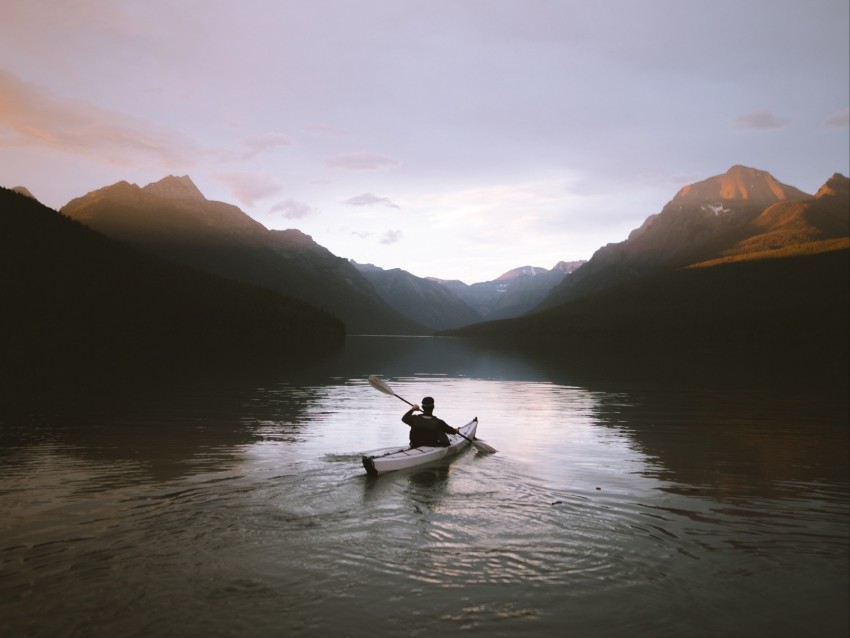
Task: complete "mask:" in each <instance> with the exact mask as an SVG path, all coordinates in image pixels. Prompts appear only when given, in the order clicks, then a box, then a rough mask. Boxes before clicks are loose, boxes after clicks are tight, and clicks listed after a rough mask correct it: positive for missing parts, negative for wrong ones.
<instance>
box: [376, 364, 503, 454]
mask: <svg viewBox="0 0 850 638" xmlns="http://www.w3.org/2000/svg"><path fill="white" fill-rule="evenodd" d="M369 385H371V386H372V387H373V388H375V389H376V390H378V392H383V393H384V394H389V395H390V396H394V397H395V398H396V399H399V400H401V401H404V402H405V403H406V404H407V405H409V406H412V405H413V404H412V403H411V402H410V401H408V400H407V399H405V398H403V397H400V396H398V395H397V394H396V393H395V392H393V389H392V388H391V387H390V386H389V385H387V382H386V381H384V380H383V379H381V378H380V377H376V376H375V375H374V374H373V375H371V376H370V377H369ZM458 434H459V435H460V436H462V437H463V438H465V439H466V440H467V441H469V442H470V443H472V445H473V447H475V449H476V450H480V451H481V452H489V453H493V452H497V451H498V450H496V448H494V447H492V446H490V445H487V444H486V443H485V442H484V441H479V440H478V439H470V438H469V437H468V436H466V435H464V434H461V432H460V430H458Z"/></svg>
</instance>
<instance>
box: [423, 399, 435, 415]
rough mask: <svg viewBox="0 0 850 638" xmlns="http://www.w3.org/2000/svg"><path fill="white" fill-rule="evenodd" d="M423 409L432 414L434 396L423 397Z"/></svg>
mask: <svg viewBox="0 0 850 638" xmlns="http://www.w3.org/2000/svg"><path fill="white" fill-rule="evenodd" d="M421 405H422V411H423V412H424V413H425V414H431V413H432V412H433V411H434V399H433V398H432V397H425V398H424V399H422V403H421Z"/></svg>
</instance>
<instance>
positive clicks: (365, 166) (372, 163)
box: [325, 151, 401, 171]
mask: <svg viewBox="0 0 850 638" xmlns="http://www.w3.org/2000/svg"><path fill="white" fill-rule="evenodd" d="M325 165H326V166H328V167H329V168H347V169H349V170H352V171H379V170H382V169H385V168H395V167H397V166H401V162H400V161H399V160H397V159H395V158H394V157H389V156H387V155H378V154H377V153H367V152H365V151H360V152H357V153H342V154H340V155H334V156H333V157H329V158H328V159H326V160H325Z"/></svg>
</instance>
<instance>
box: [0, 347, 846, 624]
mask: <svg viewBox="0 0 850 638" xmlns="http://www.w3.org/2000/svg"><path fill="white" fill-rule="evenodd" d="M600 368H602V369H606V370H614V366H613V365H611V366H597V367H595V368H593V369H590V368H587V367H578V368H571V367H570V365H569V362H565V361H562V362H558V361H557V360H556V361H553V360H552V358H545V359H540V358H523V357H522V356H520V355H517V354H516V353H514V354H510V355H507V354H504V353H502V352H500V351H498V350H495V349H490V348H479V347H476V346H475V345H474V344H472V343H470V342H465V341H459V340H443V339H401V338H385V339H377V338H355V339H350V340H349V344H348V345H347V347H346V349H345V351H343V352H340V353H337V354H336V355H334V357H332V358H329V359H326V360H324V361H320V362H317V363H316V364H315V365H312V366H310V367H308V368H306V367H305V368H302V369H300V370H298V371H292V370H287V371H279V372H266V373H263V375H260V376H254V377H244V376H241V375H233V376H230V377H228V376H225V377H223V378H215V377H206V378H194V379H187V380H185V381H184V382H182V383H179V384H178V383H175V382H174V381H173V380H172V381H170V382H169V384H167V385H165V386H158V385H157V384H152V385H146V386H133V387H126V388H124V389H123V390H121V391H115V392H111V393H110V394H109V395H108V396H103V395H95V394H91V395H68V396H61V395H54V396H53V397H52V398H51V400H50V401H47V402H37V403H33V402H31V403H26V402H21V403H19V404H18V405H14V406H10V405H5V406H4V409H3V412H2V416H0V419H2V431H0V439H2V441H0V442H2V447H0V469H2V482H0V511H2V513H3V517H2V519H0V561H2V562H0V632H2V633H3V635H35V636H55V635H95V636H112V635H125V636H132V635H139V636H141V635H145V636H147V635H163V634H167V635H210V636H217V635H240V636H277V635H292V636H319V635H322V636H323V635H346V636H366V635H369V636H374V635H379V636H382V635H383V636H391V635H419V634H426V633H431V632H439V633H440V634H441V635H460V634H468V633H470V632H474V633H479V634H482V635H496V636H499V635H503V636H514V635H532V636H533V635H539V636H549V635H561V634H564V633H567V632H569V633H571V634H572V635H578V636H608V635H610V636H623V635H655V636H658V635H661V636H664V635H668V636H678V635H694V636H714V635H741V636H748V635H765V634H770V635H773V636H801V635H818V636H830V635H836V636H837V635H842V636H843V635H846V633H847V629H848V617H847V607H846V600H847V596H848V594H850V591H848V576H847V573H848V567H850V561H849V560H848V544H850V542H849V541H850V539H848V507H847V504H848V457H850V450H849V449H848V428H847V416H848V414H847V395H846V390H844V391H840V392H835V391H832V390H831V389H827V390H824V389H823V388H820V389H818V387H817V386H816V385H801V384H795V383H793V382H791V381H790V380H786V381H785V382H784V384H783V385H782V386H781V387H779V386H776V385H775V381H774V380H769V381H767V382H766V381H765V380H764V379H759V378H753V379H752V380H751V382H742V379H746V375H743V374H740V375H737V376H736V378H735V379H734V382H733V383H724V380H723V376H722V375H717V374H714V375H712V374H705V375H700V376H699V377H697V376H696V375H694V376H691V377H689V378H687V379H685V378H683V377H682V376H681V375H674V377H676V378H674V379H671V378H670V377H664V378H661V379H656V380H653V378H650V377H649V376H647V375H646V374H644V375H638V376H634V377H630V376H629V374H627V373H625V372H624V371H622V370H620V373H619V374H614V372H611V374H609V375H604V374H603V375H600V374H599V369H600ZM369 374H380V375H381V376H383V377H385V378H387V379H388V380H390V381H391V382H392V386H393V388H394V389H395V391H396V392H397V393H398V394H399V395H401V396H404V397H405V398H407V399H409V400H412V401H418V400H420V399H421V397H422V396H424V395H432V396H435V397H436V399H437V410H436V411H437V414H438V415H439V416H441V417H442V418H444V419H445V420H446V421H448V422H449V423H452V424H455V425H458V424H462V423H465V422H467V421H468V420H469V419H470V418H472V417H473V416H478V417H479V421H480V424H481V425H480V428H479V435H480V436H481V437H482V438H483V439H484V440H487V441H488V442H490V443H491V444H492V445H493V446H494V447H496V448H497V449H498V450H499V453H498V454H495V455H479V454H477V453H476V452H475V451H474V450H470V451H468V452H467V453H465V454H463V455H461V456H460V457H459V458H457V459H456V460H454V461H453V462H451V463H444V464H438V465H435V466H430V467H424V468H418V469H414V470H410V471H406V472H398V473H393V474H389V475H386V476H381V477H377V478H375V477H369V476H366V475H365V473H364V471H363V469H362V466H361V464H360V454H361V453H362V452H364V451H367V450H374V449H377V448H382V447H387V446H397V445H401V444H403V443H404V442H405V440H406V437H407V429H406V426H404V425H403V424H402V423H401V420H400V417H401V414H402V413H403V412H404V411H405V410H406V408H407V406H405V405H404V404H402V403H401V402H400V401H398V400H397V399H394V398H392V397H388V396H386V395H382V394H380V393H377V392H376V391H375V390H373V389H372V388H371V387H370V386H369V385H368V383H367V382H366V377H367V376H368V375H369ZM698 378H701V379H703V381H699V380H698ZM706 379H712V381H711V382H707V381H705V380H706Z"/></svg>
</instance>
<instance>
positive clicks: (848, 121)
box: [823, 108, 850, 128]
mask: <svg viewBox="0 0 850 638" xmlns="http://www.w3.org/2000/svg"><path fill="white" fill-rule="evenodd" d="M823 123H824V125H825V126H827V127H829V128H847V127H848V126H850V108H846V109H844V110H843V111H838V112H837V113H833V114H832V115H830V116H829V117H828V118H826V119H825V120H824V121H823Z"/></svg>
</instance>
